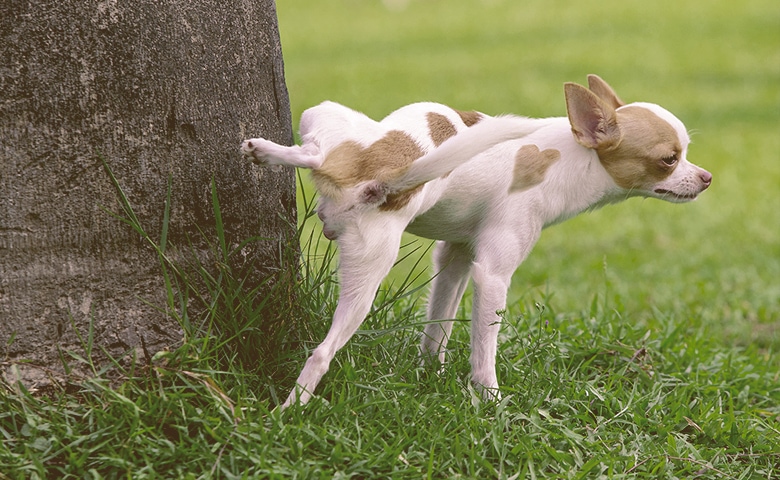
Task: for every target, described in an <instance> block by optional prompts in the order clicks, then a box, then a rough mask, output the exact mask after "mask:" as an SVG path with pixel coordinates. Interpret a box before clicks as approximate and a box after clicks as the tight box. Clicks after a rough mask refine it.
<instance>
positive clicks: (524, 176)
mask: <svg viewBox="0 0 780 480" xmlns="http://www.w3.org/2000/svg"><path fill="white" fill-rule="evenodd" d="M560 158H561V152H559V151H558V150H555V149H552V148H548V149H546V150H542V151H539V147H537V146H536V145H524V146H523V147H522V148H520V150H518V151H517V154H516V155H515V169H514V174H513V176H512V184H511V185H510V186H509V191H510V192H518V191H522V190H526V189H528V188H531V187H533V186H534V185H538V184H540V183H542V181H544V175H545V174H546V173H547V169H548V168H550V165H552V164H553V163H555V162H557V161H558V160H559V159H560Z"/></svg>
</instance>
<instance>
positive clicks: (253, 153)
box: [241, 138, 323, 169]
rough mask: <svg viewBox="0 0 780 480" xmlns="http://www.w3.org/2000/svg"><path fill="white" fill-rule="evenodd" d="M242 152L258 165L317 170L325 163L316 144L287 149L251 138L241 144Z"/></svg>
mask: <svg viewBox="0 0 780 480" xmlns="http://www.w3.org/2000/svg"><path fill="white" fill-rule="evenodd" d="M241 152H242V153H243V154H244V156H247V157H249V158H250V159H251V160H252V162H253V163H257V164H263V163H270V164H271V165H287V166H290V167H301V168H315V169H316V168H319V167H320V166H321V165H322V162H323V155H322V154H321V152H320V149H319V147H317V145H315V144H314V143H304V144H303V145H300V146H298V145H293V146H291V147H287V146H285V145H279V144H278V143H274V142H272V141H270V140H266V139H264V138H250V139H249V140H244V143H242V144H241Z"/></svg>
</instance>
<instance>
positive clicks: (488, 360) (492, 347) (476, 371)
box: [471, 222, 542, 400]
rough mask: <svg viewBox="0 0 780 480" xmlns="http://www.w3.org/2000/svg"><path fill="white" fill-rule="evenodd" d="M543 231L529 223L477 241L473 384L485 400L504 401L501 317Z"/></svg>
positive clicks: (489, 232) (489, 233)
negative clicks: (513, 284) (499, 366)
mask: <svg viewBox="0 0 780 480" xmlns="http://www.w3.org/2000/svg"><path fill="white" fill-rule="evenodd" d="M541 231H542V228H541V224H536V223H530V222H529V223H526V224H525V225H523V228H513V229H511V230H507V229H498V230H486V231H484V232H483V233H482V235H481V236H480V238H479V241H478V242H477V245H478V247H477V251H476V260H475V261H474V264H473V265H472V268H471V276H472V278H473V280H474V304H473V306H472V308H473V312H472V320H471V381H472V383H474V385H475V386H476V387H477V389H478V390H480V391H481V392H482V397H483V398H485V399H489V400H496V399H499V398H501V395H500V394H499V391H498V379H497V377H496V350H497V346H498V332H499V329H500V326H501V314H502V313H503V311H504V309H506V296H507V290H509V284H510V282H511V280H512V275H513V274H514V272H515V270H516V269H517V267H518V266H519V265H520V264H521V263H522V262H523V261H524V260H525V259H526V257H527V256H528V254H529V253H530V252H531V249H532V248H533V246H534V244H535V243H536V241H537V240H538V239H539V235H540V234H541Z"/></svg>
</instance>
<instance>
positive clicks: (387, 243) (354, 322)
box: [282, 224, 403, 408]
mask: <svg viewBox="0 0 780 480" xmlns="http://www.w3.org/2000/svg"><path fill="white" fill-rule="evenodd" d="M372 227H373V228H372ZM377 227H379V229H377ZM365 228H366V229H367V230H369V231H373V232H376V233H378V234H377V235H375V236H374V238H368V239H366V238H364V237H363V236H362V235H361V233H360V231H358V229H357V228H354V227H353V228H350V229H348V230H347V231H345V232H344V234H343V235H341V236H340V237H339V240H338V243H339V257H340V258H339V278H340V281H339V283H340V293H339V301H338V305H337V306H336V311H335V312H334V314H333V323H332V324H331V326H330V330H329V331H328V334H327V336H326V337H325V340H324V341H323V342H322V343H321V344H320V345H319V346H318V347H317V348H316V349H314V352H312V354H311V356H310V357H309V359H308V360H307V361H306V365H305V366H304V367H303V370H301V373H300V375H299V376H298V379H297V380H296V382H295V383H296V385H295V387H294V388H293V390H292V392H290V395H289V396H288V397H287V400H286V401H285V402H284V404H283V405H282V408H287V407H289V406H290V405H292V404H294V403H301V404H304V403H306V402H308V401H309V399H310V398H311V396H312V394H313V393H314V389H315V388H316V387H317V384H318V383H319V382H320V380H321V379H322V376H323V375H324V374H325V372H327V371H328V368H329V367H330V362H331V361H332V360H333V357H334V356H335V355H336V352H337V351H338V350H339V349H340V348H341V347H343V346H344V345H345V344H346V343H347V341H349V339H350V338H352V335H354V334H355V332H356V331H357V329H358V327H360V324H361V323H363V320H365V318H366V315H368V312H369V310H370V309H371V304H372V303H373V300H374V296H375V295H376V290H377V288H379V284H380V283H381V281H382V279H383V278H385V276H386V275H387V274H388V272H389V271H390V268H391V267H392V266H393V262H394V261H395V258H396V257H397V256H398V248H399V246H400V243H401V233H402V231H403V227H400V228H392V227H389V226H388V225H387V224H377V225H373V226H372V225H368V226H366V227H365Z"/></svg>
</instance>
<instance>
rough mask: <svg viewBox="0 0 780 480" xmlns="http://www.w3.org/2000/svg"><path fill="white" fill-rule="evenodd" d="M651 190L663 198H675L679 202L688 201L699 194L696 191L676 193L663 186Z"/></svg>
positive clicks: (673, 199)
mask: <svg viewBox="0 0 780 480" xmlns="http://www.w3.org/2000/svg"><path fill="white" fill-rule="evenodd" d="M653 192H655V193H656V194H658V195H660V196H661V198H662V199H664V200H672V201H675V200H677V201H680V202H688V201H691V200H693V199H695V198H696V197H698V196H699V194H698V193H677V192H673V191H671V190H666V189H665V188H656V189H655V190H653Z"/></svg>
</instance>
